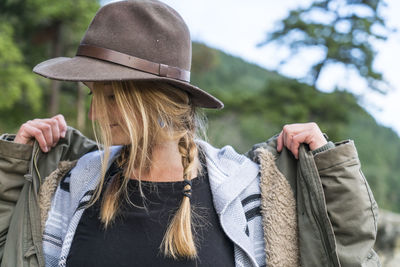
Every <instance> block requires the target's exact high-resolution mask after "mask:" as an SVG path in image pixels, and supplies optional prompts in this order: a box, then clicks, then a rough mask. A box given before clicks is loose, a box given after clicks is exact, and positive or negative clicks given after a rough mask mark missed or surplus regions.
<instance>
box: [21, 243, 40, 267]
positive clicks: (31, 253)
mask: <svg viewBox="0 0 400 267" xmlns="http://www.w3.org/2000/svg"><path fill="white" fill-rule="evenodd" d="M24 258H25V262H26V263H27V266H29V267H38V266H39V262H38V260H37V251H36V247H35V246H31V247H29V248H28V250H27V251H26V252H25V254H24Z"/></svg>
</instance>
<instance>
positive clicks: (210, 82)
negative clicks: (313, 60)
mask: <svg viewBox="0 0 400 267" xmlns="http://www.w3.org/2000/svg"><path fill="white" fill-rule="evenodd" d="M192 68H193V72H192V73H193V76H192V81H193V83H194V84H196V85H198V86H199V87H201V88H204V89H206V90H208V91H210V92H212V93H213V94H214V95H216V96H217V97H219V98H220V99H222V100H223V101H224V103H225V108H224V109H223V110H220V111H207V115H208V117H209V130H208V137H209V139H210V141H211V142H212V143H213V144H215V145H217V146H222V145H225V144H231V145H233V146H235V148H236V149H237V150H239V151H241V152H244V151H246V150H248V149H249V148H250V147H251V145H252V144H254V143H257V142H262V141H263V140H265V139H266V138H268V137H270V136H272V135H274V134H276V133H278V132H279V131H280V129H281V127H282V126H283V125H284V124H287V123H293V122H308V121H315V122H317V123H318V124H319V125H320V127H321V129H322V130H323V131H324V132H325V133H326V134H328V136H329V137H330V139H331V140H332V141H341V140H345V139H353V140H354V142H355V143H356V145H357V148H358V152H359V155H360V159H361V162H362V166H363V171H364V174H365V176H366V177H367V180H368V181H369V183H370V185H371V187H372V190H373V192H374V193H375V197H376V199H377V201H378V204H379V206H380V207H381V208H385V209H390V210H393V211H397V212H400V194H399V193H398V192H400V164H399V163H400V139H399V136H398V135H397V134H396V133H395V132H393V131H392V130H391V129H388V128H385V127H382V126H380V125H378V124H377V123H376V121H375V120H374V119H373V117H372V116H371V115H370V114H368V113H367V112H366V111H365V110H364V109H363V108H361V107H360V106H359V105H358V104H357V99H356V98H355V97H354V96H353V95H352V94H350V93H348V92H343V91H335V92H332V93H322V92H320V91H318V90H316V89H315V88H313V87H311V86H308V85H306V84H302V83H299V82H297V81H296V80H292V79H288V78H286V77H282V76H280V75H278V74H276V73H273V72H269V71H267V70H264V69H262V68H260V67H258V66H256V65H252V64H249V63H246V62H245V61H243V60H241V59H239V58H235V57H232V56H230V55H227V54H224V53H222V52H220V51H217V50H215V49H210V48H208V47H206V46H205V45H203V44H196V43H195V44H194V47H193V66H192Z"/></svg>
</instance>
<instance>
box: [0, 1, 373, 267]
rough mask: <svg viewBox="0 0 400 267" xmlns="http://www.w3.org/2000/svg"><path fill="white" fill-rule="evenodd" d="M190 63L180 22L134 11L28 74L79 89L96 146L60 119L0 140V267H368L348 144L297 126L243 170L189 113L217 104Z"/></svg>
mask: <svg viewBox="0 0 400 267" xmlns="http://www.w3.org/2000/svg"><path fill="white" fill-rule="evenodd" d="M190 63H191V41H190V36H189V31H188V29H187V26H186V24H185V23H184V21H183V20H182V18H181V17H180V16H179V14H178V13H176V11H174V10H173V9H171V8H170V7H168V6H166V5H165V4H163V3H161V2H159V1H139V0H136V1H121V2H116V3H112V4H109V5H107V6H104V7H102V8H101V9H100V10H99V11H98V12H97V14H96V16H95V17H94V19H93V21H92V23H91V24H90V25H89V28H88V30H87V32H86V34H85V36H84V37H83V39H82V41H81V44H80V46H79V48H78V51H77V55H76V56H75V57H74V58H56V59H51V60H48V61H45V62H43V63H41V64H39V65H37V66H36V67H35V68H34V71H35V72H36V73H38V74H40V75H42V76H45V77H48V78H52V79H59V80H68V81H82V82H84V83H85V84H86V85H87V86H88V87H89V89H90V93H91V94H93V99H92V104H91V108H90V112H89V117H90V118H91V119H92V120H94V121H96V122H97V124H98V126H99V130H98V136H99V140H98V143H100V144H101V145H99V146H98V145H97V144H96V142H93V141H91V140H89V139H87V138H86V137H84V136H82V135H81V134H80V133H79V132H78V131H76V130H75V129H72V128H68V127H67V125H66V123H65V121H64V119H63V117H62V116H61V115H58V116H56V117H53V118H50V119H36V120H33V121H29V122H27V123H25V124H24V125H22V126H21V128H20V130H19V131H18V133H17V135H16V136H12V135H3V136H2V138H1V139H2V140H0V182H1V191H0V198H1V200H2V202H1V210H2V216H1V223H0V227H1V229H0V233H1V236H0V238H1V254H0V255H1V258H2V263H1V266H45V265H46V266H56V265H59V266H92V265H95V266H160V265H161V266H195V265H196V266H197V265H200V266H234V265H235V266H265V265H268V266H379V260H378V258H377V256H376V254H375V252H374V251H373V250H372V247H373V244H374V241H375V235H376V210H377V207H376V203H375V201H374V199H373V196H372V194H371V192H370V190H369V187H368V184H367V183H366V181H365V178H364V177H363V175H362V173H361V171H360V168H359V162H358V158H357V152H356V150H355V148H354V145H353V143H352V142H351V141H346V142H343V143H340V144H336V145H335V144H333V143H332V142H327V141H326V140H325V138H324V136H323V134H322V133H321V131H320V129H319V128H318V126H317V125H316V124H314V123H307V124H293V125H287V126H285V127H284V128H283V130H282V132H281V133H280V134H279V136H276V137H273V138H271V139H270V140H268V141H267V142H265V143H263V144H260V145H256V146H255V147H254V148H253V149H252V150H251V151H250V152H249V153H248V154H247V156H248V157H245V156H243V155H239V154H237V153H236V152H235V151H234V150H233V149H232V148H231V147H229V146H228V147H224V148H222V149H216V148H213V147H212V146H210V145H209V144H208V143H206V142H204V141H200V140H199V139H198V138H197V137H198V136H197V132H199V131H201V130H202V127H201V125H202V124H201V119H200V118H199V117H198V108H222V107H223V104H222V102H221V101H219V100H218V99H216V98H215V97H213V96H211V95H210V94H208V93H207V92H205V91H203V90H201V89H200V88H198V87H196V86H194V85H191V84H190V83H189V77H190V72H189V71H190ZM33 140H35V142H34V143H33ZM32 143H33V147H32ZM304 144H306V145H304Z"/></svg>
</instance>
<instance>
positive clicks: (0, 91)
mask: <svg viewBox="0 0 400 267" xmlns="http://www.w3.org/2000/svg"><path fill="white" fill-rule="evenodd" d="M99 7H100V4H99V2H98V0H68V1H66V0H62V1H50V0H4V1H0V111H1V112H0V131H2V132H4V131H8V132H10V131H15V130H16V129H18V127H19V125H20V124H21V122H23V121H26V120H28V119H31V118H32V117H48V116H49V115H48V114H47V107H48V106H49V103H48V102H49V99H50V95H49V87H50V86H49V85H50V82H49V80H47V79H44V78H41V77H39V76H37V75H35V74H33V73H32V68H33V67H34V66H35V65H36V64H37V63H39V62H41V61H44V60H46V59H49V58H51V57H55V56H74V54H75V52H76V48H77V47H78V44H79V41H80V39H81V37H82V35H83V34H84V32H85V30H86V28H87V26H88V25H89V22H90V20H91V19H92V18H93V16H94V14H95V12H96V11H97V10H98V8H99ZM70 86H71V85H70V84H68V83H62V94H61V99H64V98H65V95H64V92H71V91H70ZM72 87H73V88H74V89H72V92H75V93H76V84H75V85H74V86H72ZM67 95H70V93H68V94H67ZM73 98H74V97H73ZM73 103H75V102H73ZM61 110H62V111H65V109H63V106H62V107H61ZM72 113H74V112H72ZM75 115H76V114H75ZM10 116H11V117H10ZM72 121H73V120H72Z"/></svg>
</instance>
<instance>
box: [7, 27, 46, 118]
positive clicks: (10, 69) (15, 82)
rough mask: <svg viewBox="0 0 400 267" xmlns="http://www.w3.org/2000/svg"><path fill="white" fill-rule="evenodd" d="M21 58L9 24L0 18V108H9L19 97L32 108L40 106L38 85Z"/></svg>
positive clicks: (36, 108)
mask: <svg viewBox="0 0 400 267" xmlns="http://www.w3.org/2000/svg"><path fill="white" fill-rule="evenodd" d="M23 59H24V58H23V55H22V53H21V51H20V49H19V48H18V46H17V45H16V44H15V42H14V40H13V29H12V27H11V25H10V24H9V23H7V22H6V21H2V20H0V81H1V82H0V92H1V97H0V110H4V109H9V108H11V107H12V106H13V105H14V104H15V103H16V102H17V101H18V100H19V99H21V98H23V99H24V100H25V101H26V102H27V104H29V105H31V106H32V108H33V109H34V110H36V111H37V110H38V109H39V108H40V103H41V90H40V87H39V86H38V85H37V83H36V77H35V75H34V74H33V73H32V72H31V70H30V69H29V68H28V67H27V66H26V65H25V64H24V63H23ZM28 88H29V90H26V89H28Z"/></svg>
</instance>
